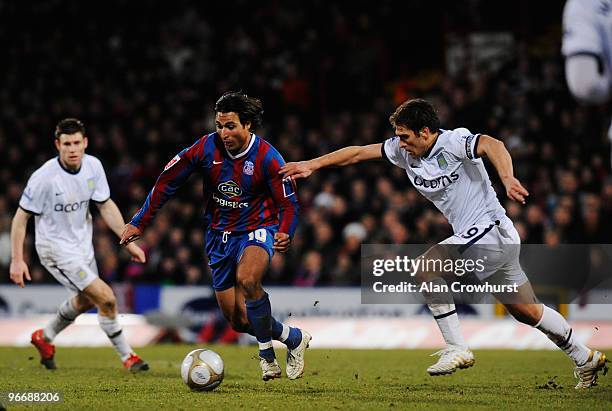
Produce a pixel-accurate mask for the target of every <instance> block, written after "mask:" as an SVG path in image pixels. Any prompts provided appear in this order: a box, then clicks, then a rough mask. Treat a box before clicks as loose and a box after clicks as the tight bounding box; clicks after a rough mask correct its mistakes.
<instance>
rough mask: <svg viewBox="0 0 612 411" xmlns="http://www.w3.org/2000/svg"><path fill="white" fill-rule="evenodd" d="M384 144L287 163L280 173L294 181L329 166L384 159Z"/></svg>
mask: <svg viewBox="0 0 612 411" xmlns="http://www.w3.org/2000/svg"><path fill="white" fill-rule="evenodd" d="M381 150H382V143H377V144H369V145H367V146H349V147H344V148H341V149H340V150H336V151H333V152H331V153H328V154H325V155H324V156H321V157H317V158H314V159H312V160H307V161H299V162H296V163H287V164H285V165H284V166H283V167H281V169H280V171H279V173H281V174H283V175H284V176H285V177H293V178H294V179H298V178H306V177H308V176H310V175H311V174H312V173H313V172H314V171H316V170H318V169H320V168H324V167H329V166H340V167H342V166H348V165H350V164H355V163H359V162H360V161H366V160H374V159H377V158H382V152H381Z"/></svg>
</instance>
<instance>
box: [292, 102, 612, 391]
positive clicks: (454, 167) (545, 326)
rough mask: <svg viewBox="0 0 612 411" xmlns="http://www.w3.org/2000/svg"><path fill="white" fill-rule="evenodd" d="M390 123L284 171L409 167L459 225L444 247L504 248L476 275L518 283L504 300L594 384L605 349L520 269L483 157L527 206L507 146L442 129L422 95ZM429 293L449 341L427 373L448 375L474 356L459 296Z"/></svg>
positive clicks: (584, 381)
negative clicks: (373, 136)
mask: <svg viewBox="0 0 612 411" xmlns="http://www.w3.org/2000/svg"><path fill="white" fill-rule="evenodd" d="M389 120H390V122H391V124H392V126H393V127H394V129H395V133H396V136H394V137H392V138H389V139H388V140H386V141H385V142H383V143H378V144H370V145H366V146H351V147H345V148H342V149H340V150H337V151H334V152H332V153H329V154H326V155H324V156H321V157H319V158H316V159H313V160H308V161H303V162H299V163H288V164H287V165H286V166H285V167H283V168H282V169H281V173H282V174H284V175H285V176H292V177H294V178H305V177H308V176H309V175H310V174H312V172H313V171H315V170H318V169H320V168H322V167H328V166H332V165H333V166H346V165H350V164H355V163H358V162H360V161H366V160H373V159H386V160H387V161H389V162H390V163H391V164H393V165H395V166H398V167H400V168H402V169H404V170H405V171H406V174H407V176H408V179H409V180H410V182H411V183H412V185H413V186H414V187H415V188H416V189H417V190H418V191H419V192H420V193H421V194H423V195H424V196H425V197H426V198H427V199H428V200H430V201H431V202H433V203H434V205H435V206H436V207H437V208H438V209H439V210H440V211H441V212H442V214H443V215H444V216H445V217H446V218H447V220H448V221H449V223H450V224H451V226H452V227H453V232H454V233H455V234H454V235H453V236H451V237H449V238H447V239H446V240H444V241H442V242H441V243H440V244H443V245H453V246H455V247H457V248H458V250H459V252H460V253H463V252H468V253H469V252H472V250H474V249H478V247H479V244H483V245H498V246H497V247H496V248H494V251H495V252H494V253H488V254H486V255H485V257H487V258H485V259H486V263H485V264H484V266H485V269H484V270H483V272H481V273H475V274H476V275H477V277H478V278H479V279H480V280H485V279H487V278H492V279H501V280H502V281H504V282H505V283H508V284H514V285H516V286H517V287H518V293H517V295H516V296H514V297H515V298H512V301H507V297H508V296H503V297H505V299H502V300H501V301H500V302H502V303H503V304H504V305H505V307H506V308H507V309H508V311H509V312H510V313H511V314H512V315H513V316H514V317H515V318H516V319H517V320H518V321H521V322H523V323H525V324H528V325H531V326H533V327H535V328H537V329H538V330H540V331H541V332H543V333H544V334H545V335H546V336H547V337H548V338H549V339H550V340H552V341H553V342H554V343H555V344H556V345H557V346H558V347H559V348H561V349H562V350H563V351H564V352H565V353H566V354H567V355H568V356H569V357H570V358H571V359H572V360H573V361H574V363H575V364H576V368H575V369H574V371H575V375H576V376H577V377H578V379H579V382H578V385H577V386H576V388H588V387H591V386H593V385H595V384H596V381H597V373H598V371H600V370H603V369H604V368H605V363H606V361H607V360H606V356H605V354H603V353H601V352H599V351H595V350H591V349H589V348H587V347H586V346H584V345H583V344H582V343H581V342H580V341H579V340H578V339H577V338H575V336H574V335H573V333H572V328H571V327H570V325H569V324H568V323H567V321H566V320H565V318H563V317H562V316H561V314H559V313H558V312H556V311H555V310H552V309H551V308H549V307H547V306H545V305H544V304H541V303H539V302H538V300H537V298H536V297H535V295H534V292H533V289H532V287H531V284H530V282H529V280H528V278H527V276H526V275H525V273H524V272H523V270H522V268H521V266H520V263H519V250H520V247H517V246H518V245H520V242H521V240H520V237H519V235H518V232H517V231H516V229H515V228H514V224H513V223H512V221H511V220H510V219H509V218H508V217H507V216H506V211H505V210H504V208H503V207H502V206H501V204H500V203H499V200H498V199H497V196H496V194H495V191H494V190H493V187H492V185H491V181H490V180H489V175H488V173H487V170H486V169H485V166H484V163H483V161H482V158H481V157H485V156H486V157H488V158H489V160H491V163H492V164H493V166H494V167H495V169H496V171H497V173H498V174H499V176H500V178H501V181H502V183H503V184H504V186H505V188H506V195H507V196H508V198H510V199H512V200H514V201H517V202H519V203H521V204H525V197H526V196H528V195H529V193H528V192H527V190H526V189H525V188H524V187H523V186H522V185H521V183H520V182H519V181H518V180H517V179H516V178H515V177H514V172H513V168H512V158H511V157H510V153H509V152H508V150H506V148H505V147H504V144H503V143H502V142H501V141H499V140H497V139H495V138H493V137H490V136H487V135H485V134H472V133H471V132H470V131H469V130H467V129H465V128H457V129H454V130H442V129H440V121H439V119H438V116H437V113H436V111H435V109H434V107H433V106H432V105H431V104H430V103H429V102H427V101H425V100H422V99H414V100H409V101H406V102H404V103H403V104H402V105H400V106H399V107H398V108H397V109H396V111H395V112H394V113H393V114H392V115H391V117H390V118H389ZM513 245H514V246H513ZM470 247H474V248H470ZM447 248H448V246H447ZM430 251H431V252H432V253H437V252H440V253H442V255H443V256H444V253H447V251H445V249H444V247H433V248H432V249H431V250H430ZM430 251H428V255H429V256H431V255H430V254H429V253H430ZM433 258H435V256H433ZM442 258H444V257H442ZM427 274H428V273H419V274H417V277H418V276H419V275H420V276H422V277H425V278H426V279H427ZM431 279H432V278H431V277H430V278H429V279H428V280H431ZM433 279H435V277H434V278H433ZM424 296H425V299H426V301H427V302H428V304H427V305H428V307H429V309H430V311H431V313H432V314H433V316H434V318H435V320H436V322H437V324H438V327H439V328H440V331H441V333H442V336H443V338H444V340H445V342H446V344H447V347H446V348H445V349H444V350H441V351H439V352H438V353H437V354H439V355H440V358H439V360H438V362H437V363H436V364H434V365H432V366H431V367H429V368H428V369H427V371H428V372H429V374H430V375H443V374H450V373H453V372H455V371H456V370H457V369H458V368H468V367H471V366H472V365H473V364H474V355H473V354H472V351H470V349H469V348H468V345H467V343H466V341H465V340H464V338H463V336H462V334H461V330H460V327H459V318H458V316H457V312H456V310H455V304H454V302H453V301H452V296H450V295H449V296H447V298H446V299H445V301H443V302H433V301H432V300H431V299H428V296H427V295H424ZM449 298H450V300H449ZM526 302H529V303H526Z"/></svg>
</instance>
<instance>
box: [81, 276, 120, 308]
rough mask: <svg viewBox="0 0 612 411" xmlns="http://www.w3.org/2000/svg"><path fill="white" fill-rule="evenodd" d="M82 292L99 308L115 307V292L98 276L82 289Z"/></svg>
mask: <svg viewBox="0 0 612 411" xmlns="http://www.w3.org/2000/svg"><path fill="white" fill-rule="evenodd" d="M83 294H85V296H87V298H89V299H90V300H91V301H92V302H93V303H94V304H95V305H96V306H97V307H98V308H100V309H114V308H115V305H116V300H115V293H114V292H113V289H112V288H111V287H110V286H109V285H108V284H106V283H105V282H104V281H102V280H101V279H100V278H96V279H95V280H93V281H92V282H91V284H89V285H88V286H87V288H85V289H84V290H83Z"/></svg>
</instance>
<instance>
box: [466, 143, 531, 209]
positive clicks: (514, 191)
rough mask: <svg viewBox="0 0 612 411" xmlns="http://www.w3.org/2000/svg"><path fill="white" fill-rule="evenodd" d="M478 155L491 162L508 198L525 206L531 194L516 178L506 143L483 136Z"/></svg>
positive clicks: (477, 150) (477, 151) (477, 149)
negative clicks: (526, 199) (526, 198)
mask: <svg viewBox="0 0 612 411" xmlns="http://www.w3.org/2000/svg"><path fill="white" fill-rule="evenodd" d="M476 153H477V154H478V156H479V157H482V156H486V157H488V158H489V160H491V163H493V166H494V167H495V169H496V170H497V174H499V177H500V178H501V181H502V183H503V184H504V187H506V195H507V196H508V198H510V199H512V200H514V201H517V202H519V203H521V204H525V197H527V196H528V195H529V192H528V191H527V190H526V189H525V187H523V186H522V184H521V183H520V181H518V180H517V179H516V178H515V177H514V169H513V167H512V157H510V153H509V152H508V150H506V147H505V146H504V143H503V142H501V141H500V140H497V139H495V138H493V137H491V136H487V135H484V134H481V135H480V137H479V140H478V146H477V148H476Z"/></svg>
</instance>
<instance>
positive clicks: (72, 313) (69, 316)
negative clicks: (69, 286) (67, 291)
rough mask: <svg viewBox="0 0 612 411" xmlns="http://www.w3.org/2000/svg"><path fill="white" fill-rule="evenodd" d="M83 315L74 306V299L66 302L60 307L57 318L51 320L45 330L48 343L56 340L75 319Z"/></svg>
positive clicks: (44, 333) (44, 334)
mask: <svg viewBox="0 0 612 411" xmlns="http://www.w3.org/2000/svg"><path fill="white" fill-rule="evenodd" d="M79 314H81V313H80V312H79V311H77V309H76V308H74V307H73V306H72V298H69V299H68V300H66V301H64V302H63V303H62V305H60V307H59V310H57V314H56V315H55V318H53V319H52V320H51V322H50V323H49V324H47V326H46V327H45V328H44V329H43V336H44V337H45V340H46V341H47V342H51V341H53V340H54V339H55V337H56V336H57V334H59V333H60V332H61V331H62V330H63V329H64V328H66V327H68V326H69V325H70V324H72V323H73V322H74V319H75V318H77V317H78V316H79Z"/></svg>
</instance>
